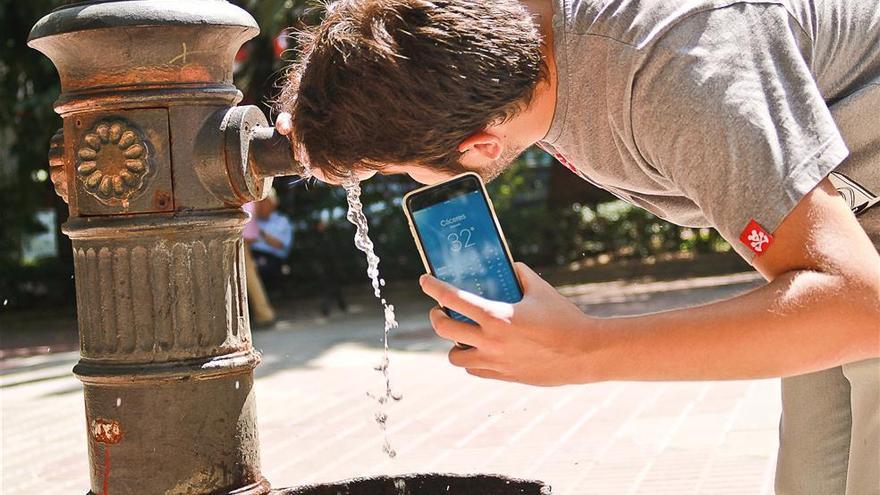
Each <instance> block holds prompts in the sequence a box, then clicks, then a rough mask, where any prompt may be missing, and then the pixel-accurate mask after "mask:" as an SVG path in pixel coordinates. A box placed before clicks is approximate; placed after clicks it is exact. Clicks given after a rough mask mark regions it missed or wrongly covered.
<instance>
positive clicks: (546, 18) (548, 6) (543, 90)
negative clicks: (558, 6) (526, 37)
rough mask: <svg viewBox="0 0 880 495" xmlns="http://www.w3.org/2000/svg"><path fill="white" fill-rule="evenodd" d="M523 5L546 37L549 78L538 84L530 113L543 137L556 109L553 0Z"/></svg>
mask: <svg viewBox="0 0 880 495" xmlns="http://www.w3.org/2000/svg"><path fill="white" fill-rule="evenodd" d="M522 3H523V5H525V6H526V8H527V9H528V10H529V11H530V12H531V13H532V14H533V15H534V18H535V22H536V23H537V25H538V30H539V31H540V33H541V37H542V38H544V44H543V48H542V54H543V55H544V61H545V62H546V64H547V79H546V80H545V81H543V82H541V83H539V84H538V86H537V87H536V88H535V94H534V96H533V98H532V103H531V104H530V105H529V107H530V108H529V109H528V113H531V114H532V116H531V118H532V119H534V123H535V127H536V129H538V130H539V131H540V133H539V134H540V138H543V137H545V136H546V135H547V133H548V132H549V131H550V125H551V124H552V123H553V116H554V113H555V110H556V87H557V85H556V82H557V72H556V58H555V56H554V48H553V46H554V45H553V43H554V39H553V13H554V12H553V2H552V1H551V0H522Z"/></svg>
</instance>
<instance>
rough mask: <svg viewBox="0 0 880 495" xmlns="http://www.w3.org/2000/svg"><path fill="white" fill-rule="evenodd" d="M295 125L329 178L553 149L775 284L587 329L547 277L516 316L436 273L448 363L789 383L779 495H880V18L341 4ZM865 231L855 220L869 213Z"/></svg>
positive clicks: (528, 274) (770, 3)
mask: <svg viewBox="0 0 880 495" xmlns="http://www.w3.org/2000/svg"><path fill="white" fill-rule="evenodd" d="M301 48H302V57H301V59H300V61H299V62H298V63H297V64H295V65H294V67H293V68H292V70H291V73H290V78H289V81H288V83H287V86H286V87H285V89H284V92H283V95H282V98H281V109H282V110H283V111H284V112H286V113H285V114H283V115H282V116H281V117H280V118H279V121H278V123H277V126H278V127H279V129H281V130H282V132H288V133H289V132H291V131H292V134H291V136H292V137H293V141H294V144H295V147H296V149H297V151H298V153H300V158H301V159H302V160H304V161H308V162H309V163H310V165H311V167H312V169H313V171H314V174H315V175H316V176H317V177H318V178H319V179H322V180H326V181H328V182H339V181H340V180H342V179H343V178H345V177H348V176H349V175H354V176H356V177H359V178H361V179H365V178H367V177H369V176H371V175H372V174H374V173H375V172H381V173H407V174H409V175H410V176H412V177H413V178H414V179H416V180H417V181H420V182H423V183H434V182H437V181H440V180H443V179H445V178H447V177H450V176H452V175H454V174H457V173H460V172H463V171H474V172H477V173H479V174H480V175H481V176H483V178H484V179H486V180H489V179H492V178H494V177H495V176H497V175H498V174H499V173H501V172H502V171H503V170H504V169H505V168H506V167H508V165H509V164H510V163H511V161H512V160H513V159H514V158H515V157H516V156H517V155H518V154H519V153H520V152H521V151H522V150H524V149H526V148H527V147H529V146H532V145H533V144H538V145H539V146H541V147H542V148H544V149H545V150H547V151H548V152H549V153H551V154H553V155H554V156H555V157H556V158H557V159H558V160H559V161H560V162H562V164H563V165H565V166H566V167H568V168H569V169H571V171H572V172H573V173H575V174H577V175H578V176H579V177H581V178H582V179H584V180H588V181H590V182H593V183H595V184H597V185H599V186H601V187H603V188H605V189H607V190H609V191H611V192H612V193H614V194H615V195H617V196H618V197H620V198H622V199H624V200H626V201H629V202H631V203H633V204H635V205H638V206H640V207H643V208H645V209H648V210H650V211H651V212H653V213H655V214H657V215H659V216H660V217H662V218H665V219H667V220H670V221H672V222H675V223H678V224H681V225H687V226H701V227H702V226H711V227H714V228H716V229H717V230H718V231H719V232H720V233H721V234H722V235H723V236H724V237H725V238H726V239H727V240H728V241H730V243H731V245H733V246H734V248H735V249H736V250H737V252H738V253H739V254H740V255H741V256H742V257H743V258H745V259H746V260H747V261H749V262H750V263H751V264H752V265H753V266H754V267H755V269H757V270H758V271H759V272H761V273H762V274H763V275H764V277H766V279H767V280H768V284H767V285H766V286H764V287H761V288H759V289H756V290H754V291H752V292H749V293H746V294H743V295H740V296H738V297H734V298H732V299H728V300H725V301H720V302H716V303H712V304H707V305H704V306H700V307H696V308H689V309H680V310H672V311H666V312H662V313H657V314H650V315H644V316H635V317H625V318H607V319H602V318H596V317H592V316H589V315H585V314H583V313H582V312H581V311H580V310H578V309H577V308H576V307H575V306H574V305H573V304H572V303H570V302H569V301H567V300H566V299H565V298H564V297H563V296H561V295H560V294H559V293H558V292H557V291H556V290H554V289H553V287H551V286H550V285H549V284H547V283H546V282H544V281H543V280H542V279H541V278H539V277H538V275H536V274H535V273H534V272H533V271H532V270H530V269H529V268H527V267H526V266H524V265H522V264H518V266H517V269H518V273H519V276H520V279H521V281H522V284H523V288H524V291H525V296H524V298H523V300H522V301H521V302H520V303H517V304H513V305H509V304H501V303H497V302H492V301H486V300H484V299H481V298H479V297H476V296H473V295H470V294H466V293H463V292H461V291H458V290H456V289H454V288H452V287H451V286H448V285H446V284H443V283H442V282H440V281H438V280H436V279H434V278H432V277H428V276H424V277H423V278H422V282H421V283H422V287H423V289H424V291H425V292H426V293H427V294H429V295H430V296H432V297H433V298H435V299H436V300H437V301H438V302H439V303H440V304H441V305H442V306H444V307H447V308H450V309H453V310H455V311H458V312H460V313H462V314H464V315H466V316H468V317H470V318H471V319H473V320H474V321H476V322H477V323H478V325H477V326H473V325H468V324H465V323H461V322H458V321H455V320H452V319H451V318H449V317H447V316H446V315H445V314H444V313H443V312H442V311H440V310H439V309H437V308H435V309H434V310H432V311H431V314H430V317H431V322H432V324H433V326H434V329H435V330H436V332H437V333H438V334H439V335H440V336H442V337H444V338H447V339H449V340H451V341H458V342H463V343H466V344H470V345H471V346H473V348H471V349H462V348H453V349H452V351H451V352H450V355H449V359H450V361H451V362H452V364H454V365H456V366H461V367H464V368H466V369H467V371H468V372H469V373H471V374H473V375H477V376H481V377H486V378H495V379H500V380H511V381H518V382H524V383H531V384H536V385H558V384H566V383H587V382H595V381H600V380H723V379H752V378H765V377H776V376H778V377H782V402H783V413H782V420H781V426H780V429H781V447H780V452H779V459H778V467H777V482H776V483H777V490H778V493H780V494H800V495H802V494H822V495H829V494H831V495H835V494H841V495H843V494H847V495H865V494H877V493H880V409H878V408H880V360H878V359H877V358H878V356H880V256H878V252H877V246H878V245H880V207H873V206H874V205H875V204H876V203H877V201H878V199H877V194H878V193H880V113H878V112H880V1H878V0H859V1H842V0H750V1H730V0H655V1H650V2H637V1H629V0H617V1H610V0H553V1H550V0H543V1H542V0H534V1H523V2H519V1H516V0H492V1H487V2H477V1H473V0H434V1H428V0H341V1H339V2H336V3H333V4H331V5H330V6H329V7H328V13H327V16H326V19H325V20H324V22H323V23H322V24H321V25H320V26H318V27H317V28H316V29H314V30H312V31H310V32H309V33H306V35H305V36H304V38H303V40H302V45H301ZM857 215H858V216H857Z"/></svg>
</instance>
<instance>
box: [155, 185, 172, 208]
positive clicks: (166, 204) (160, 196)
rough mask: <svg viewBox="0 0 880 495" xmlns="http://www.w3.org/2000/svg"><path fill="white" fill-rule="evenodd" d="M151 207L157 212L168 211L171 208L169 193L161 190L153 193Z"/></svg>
mask: <svg viewBox="0 0 880 495" xmlns="http://www.w3.org/2000/svg"><path fill="white" fill-rule="evenodd" d="M153 207H154V208H156V209H157V210H168V209H170V208H171V193H170V192H168V191H164V190H162V189H159V190H157V191H156V192H155V193H153Z"/></svg>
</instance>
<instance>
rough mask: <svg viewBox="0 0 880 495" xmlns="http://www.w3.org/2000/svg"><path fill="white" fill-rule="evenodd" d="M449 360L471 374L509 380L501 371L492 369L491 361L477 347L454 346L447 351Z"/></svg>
mask: <svg viewBox="0 0 880 495" xmlns="http://www.w3.org/2000/svg"><path fill="white" fill-rule="evenodd" d="M449 362H450V363H452V364H453V365H454V366H458V367H459V368H465V371H467V372H468V374H471V375H473V376H477V377H480V378H489V379H492V380H504V381H509V378H506V377H505V375H504V374H503V373H501V372H500V371H498V370H495V369H492V366H493V365H492V363H490V362H489V361H488V360H487V359H486V358H485V357H484V353H482V352H480V350H479V349H461V348H459V347H454V348H452V350H451V351H449Z"/></svg>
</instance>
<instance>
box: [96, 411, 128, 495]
mask: <svg viewBox="0 0 880 495" xmlns="http://www.w3.org/2000/svg"><path fill="white" fill-rule="evenodd" d="M92 438H94V439H95V441H96V442H98V443H100V444H103V445H104V490H103V493H102V494H101V495H110V446H111V445H115V444H117V443H119V442H121V441H122V425H120V424H119V421H116V420H112V419H103V418H98V419H95V420H93V421H92Z"/></svg>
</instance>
